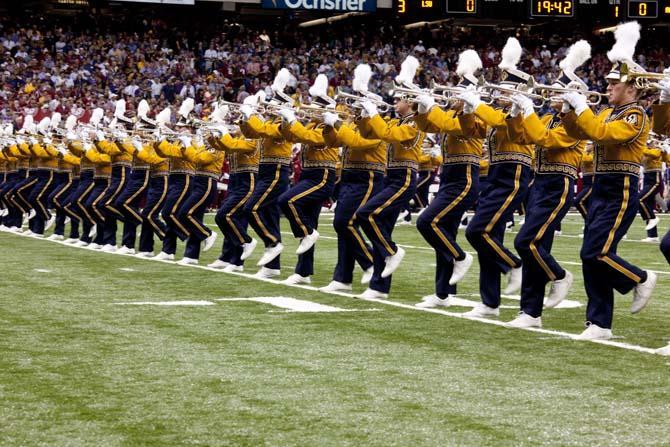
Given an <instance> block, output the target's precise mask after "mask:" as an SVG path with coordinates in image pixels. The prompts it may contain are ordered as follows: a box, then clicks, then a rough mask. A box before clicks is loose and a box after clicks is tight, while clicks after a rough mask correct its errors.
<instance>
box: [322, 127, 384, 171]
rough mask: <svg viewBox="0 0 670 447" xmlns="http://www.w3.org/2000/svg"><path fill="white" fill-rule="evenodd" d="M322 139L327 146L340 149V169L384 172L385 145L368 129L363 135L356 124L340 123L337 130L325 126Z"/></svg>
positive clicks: (362, 131) (362, 130)
mask: <svg viewBox="0 0 670 447" xmlns="http://www.w3.org/2000/svg"><path fill="white" fill-rule="evenodd" d="M359 123H360V122H359ZM364 135H365V136H364ZM323 137H324V141H325V142H326V144H327V145H329V146H331V147H336V146H341V147H342V169H356V170H362V171H376V172H381V173H384V172H386V157H387V155H386V152H387V149H386V143H384V142H383V141H382V140H380V139H378V138H374V137H373V136H372V135H371V131H370V130H369V129H368V131H367V133H365V129H362V128H360V127H358V125H357V124H354V123H342V124H341V125H340V126H339V127H338V128H337V129H336V128H334V127H330V126H327V127H326V128H325V129H324V131H323Z"/></svg>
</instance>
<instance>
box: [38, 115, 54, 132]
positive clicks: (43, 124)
mask: <svg viewBox="0 0 670 447" xmlns="http://www.w3.org/2000/svg"><path fill="white" fill-rule="evenodd" d="M49 126H51V118H49V117H46V118H42V119H41V120H40V122H39V124H38V125H37V131H38V132H39V133H41V134H42V135H46V134H47V133H48V132H49Z"/></svg>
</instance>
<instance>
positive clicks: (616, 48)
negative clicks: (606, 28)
mask: <svg viewBox="0 0 670 447" xmlns="http://www.w3.org/2000/svg"><path fill="white" fill-rule="evenodd" d="M614 39H616V42H615V43H614V45H613V46H612V49H611V50H609V51H608V52H607V58H608V59H609V60H610V62H633V55H634V54H635V46H636V45H637V42H638V41H639V40H640V24H639V23H637V22H627V23H622V24H621V25H619V26H617V27H616V30H615V31H614Z"/></svg>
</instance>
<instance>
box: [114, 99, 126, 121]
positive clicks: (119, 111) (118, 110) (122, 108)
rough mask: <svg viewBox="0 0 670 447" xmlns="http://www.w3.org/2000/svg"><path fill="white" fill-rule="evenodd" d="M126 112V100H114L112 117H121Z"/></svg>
mask: <svg viewBox="0 0 670 447" xmlns="http://www.w3.org/2000/svg"><path fill="white" fill-rule="evenodd" d="M125 114H126V100H125V99H119V100H118V101H116V104H115V107H114V117H115V118H123V116H124V115H125Z"/></svg>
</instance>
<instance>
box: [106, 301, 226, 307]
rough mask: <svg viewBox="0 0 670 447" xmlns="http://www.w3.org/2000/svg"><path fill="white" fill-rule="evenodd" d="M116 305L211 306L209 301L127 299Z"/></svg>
mask: <svg viewBox="0 0 670 447" xmlns="http://www.w3.org/2000/svg"><path fill="white" fill-rule="evenodd" d="M114 304H115V305H117V306H213V305H214V303H212V302H211V301H197V300H196V301H129V302H126V303H114Z"/></svg>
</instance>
